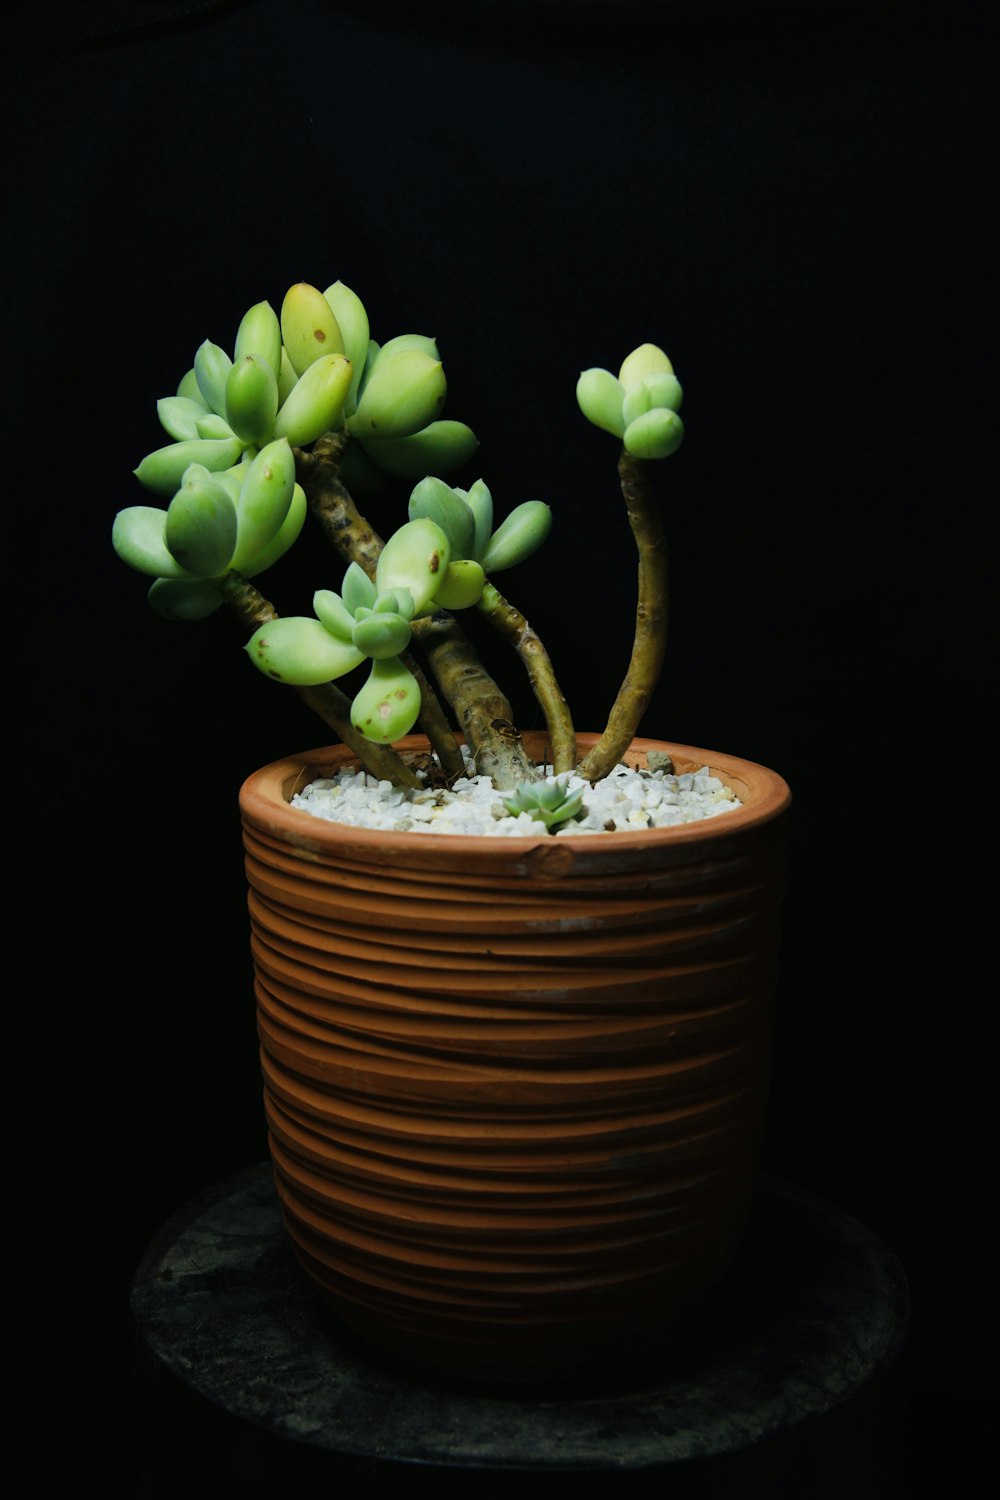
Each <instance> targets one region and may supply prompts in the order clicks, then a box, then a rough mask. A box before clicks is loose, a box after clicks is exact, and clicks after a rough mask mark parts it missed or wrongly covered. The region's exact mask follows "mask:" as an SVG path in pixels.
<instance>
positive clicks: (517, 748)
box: [413, 610, 535, 791]
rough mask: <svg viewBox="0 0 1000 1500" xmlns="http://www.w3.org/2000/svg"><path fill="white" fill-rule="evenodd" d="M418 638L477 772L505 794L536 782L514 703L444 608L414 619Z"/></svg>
mask: <svg viewBox="0 0 1000 1500" xmlns="http://www.w3.org/2000/svg"><path fill="white" fill-rule="evenodd" d="M413 627H414V628H413V634H414V636H415V638H416V639H417V640H418V641H419V643H420V648H421V650H422V651H424V652H425V653H426V655H427V659H428V661H429V662H430V663H431V666H432V668H433V670H434V676H435V677H436V678H437V680H438V682H439V683H440V684H441V691H442V692H443V693H444V695H445V697H446V698H447V699H448V702H449V703H450V704H451V706H452V708H453V709H454V710H455V713H456V715H457V717H458V722H459V725H460V727H461V729H462V732H463V734H464V735H465V740H466V744H467V745H468V746H469V749H470V750H471V751H472V756H473V760H474V761H475V766H476V771H477V772H478V773H479V775H481V776H492V778H493V783H494V785H495V786H496V787H498V788H499V789H501V790H502V791H509V790H510V789H511V788H512V787H515V786H517V784H518V782H521V781H530V780H533V779H534V776H535V768H534V766H533V765H532V763H531V761H530V760H529V759H528V756H527V753H526V751H525V749H524V746H523V744H522V743H521V736H520V734H519V733H518V731H517V729H516V728H515V726H514V723H513V720H512V718H511V709H510V704H509V702H508V701H507V699H506V697H505V696H504V694H503V693H502V692H501V691H500V689H499V688H498V687H497V685H496V683H495V682H494V681H493V678H492V677H491V676H490V675H489V673H488V672H487V671H486V669H485V667H484V666H483V665H482V663H481V662H480V660H479V658H478V656H477V655H476V653H475V652H474V651H473V649H472V647H471V646H470V644H469V642H468V640H467V639H466V637H465V635H464V633H463V631H462V630H461V629H460V627H459V626H458V624H457V623H456V622H455V620H454V619H453V617H452V616H451V615H450V614H448V613H447V611H445V610H439V611H438V613H437V614H434V615H430V616H428V617H427V618H425V619H423V620H414V622H413Z"/></svg>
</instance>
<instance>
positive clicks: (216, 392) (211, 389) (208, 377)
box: [194, 339, 233, 417]
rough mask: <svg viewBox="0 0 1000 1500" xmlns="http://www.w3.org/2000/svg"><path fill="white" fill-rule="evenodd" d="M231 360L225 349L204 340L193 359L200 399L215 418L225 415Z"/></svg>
mask: <svg viewBox="0 0 1000 1500" xmlns="http://www.w3.org/2000/svg"><path fill="white" fill-rule="evenodd" d="M232 364H233V362H232V360H231V359H230V358H229V355H228V354H227V353H226V351H225V349H220V348H219V346H218V344H213V343H212V341H211V339H206V340H205V342H204V343H203V344H202V345H201V347H200V349H199V350H198V352H197V354H196V355H195V357H194V374H195V379H196V381H197V382H198V389H199V391H200V392H201V398H202V400H203V401H204V403H205V405H206V406H207V407H208V409H209V410H210V411H214V412H215V413H216V415H217V416H220V417H224V416H225V414H226V380H227V378H228V375H229V371H230V370H231V369H232Z"/></svg>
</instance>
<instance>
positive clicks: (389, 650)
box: [351, 610, 411, 661]
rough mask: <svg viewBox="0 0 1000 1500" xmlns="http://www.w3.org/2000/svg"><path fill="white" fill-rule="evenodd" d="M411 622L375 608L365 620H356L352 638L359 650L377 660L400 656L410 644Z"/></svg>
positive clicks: (400, 616)
mask: <svg viewBox="0 0 1000 1500" xmlns="http://www.w3.org/2000/svg"><path fill="white" fill-rule="evenodd" d="M410 635H411V631H410V622H409V620H404V619H403V616H402V615H397V614H393V613H390V612H389V611H387V610H373V611H372V613H371V614H370V615H369V616H368V617H367V619H364V620H356V621H355V624H354V630H353V633H352V636H351V639H352V640H353V641H354V644H355V646H357V648H358V650H359V651H363V652H364V654H365V655H366V656H370V657H372V659H373V660H375V661H383V660H384V659H385V658H386V657H388V656H398V655H399V653H400V652H401V651H405V650H406V648H407V646H408V645H409V644H410Z"/></svg>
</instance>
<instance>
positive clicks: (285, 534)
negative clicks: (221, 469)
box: [237, 484, 309, 578]
mask: <svg viewBox="0 0 1000 1500" xmlns="http://www.w3.org/2000/svg"><path fill="white" fill-rule="evenodd" d="M308 510H309V507H308V505H307V503H306V492H305V490H304V489H303V488H302V486H301V485H300V484H296V486H295V487H294V489H293V490H292V503H291V504H290V505H289V507H288V514H287V516H286V517H285V519H284V520H283V521H282V523H281V526H280V527H279V529H278V533H277V535H276V536H275V537H274V539H273V540H272V541H270V542H268V544H267V546H266V547H262V548H261V550H260V551H259V552H255V553H254V555H253V557H251V558H248V559H247V561H246V562H245V563H244V564H243V566H242V567H241V568H240V572H241V573H242V574H243V577H244V578H256V576H257V574H258V573H263V572H264V571H265V569H267V568H271V567H273V566H274V564H275V563H276V562H277V561H278V559H279V558H281V557H284V555H285V553H286V552H287V551H288V549H289V547H291V546H293V545H294V543H295V542H296V541H297V540H298V538H299V535H300V534H301V531H302V527H303V526H304V525H305V519H306V515H307V514H308ZM238 519H239V509H238V508H237V520H238Z"/></svg>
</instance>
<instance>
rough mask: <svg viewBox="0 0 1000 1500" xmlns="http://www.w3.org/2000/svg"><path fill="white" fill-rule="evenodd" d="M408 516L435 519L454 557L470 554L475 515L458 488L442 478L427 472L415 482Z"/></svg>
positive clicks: (472, 543) (473, 541)
mask: <svg viewBox="0 0 1000 1500" xmlns="http://www.w3.org/2000/svg"><path fill="white" fill-rule="evenodd" d="M409 516H410V520H411V521H416V520H417V519H418V518H419V517H421V516H426V517H427V518H428V519H429V520H431V521H434V522H435V523H436V524H437V525H438V526H440V528H441V530H442V531H443V532H444V534H445V536H446V537H447V538H448V544H449V546H450V547H451V555H452V558H453V559H457V558H460V557H471V556H472V549H473V546H474V544H475V530H476V523H475V517H474V516H473V514H472V511H471V509H470V507H469V503H468V501H467V500H466V499H465V498H464V496H463V495H462V493H461V491H458V490H453V489H452V488H451V486H450V485H448V484H445V482H444V480H443V479H437V478H435V477H433V476H432V475H430V474H428V475H427V477H426V478H425V479H421V481H420V483H419V484H417V485H414V487H413V490H412V492H411V494H410V501H409Z"/></svg>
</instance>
